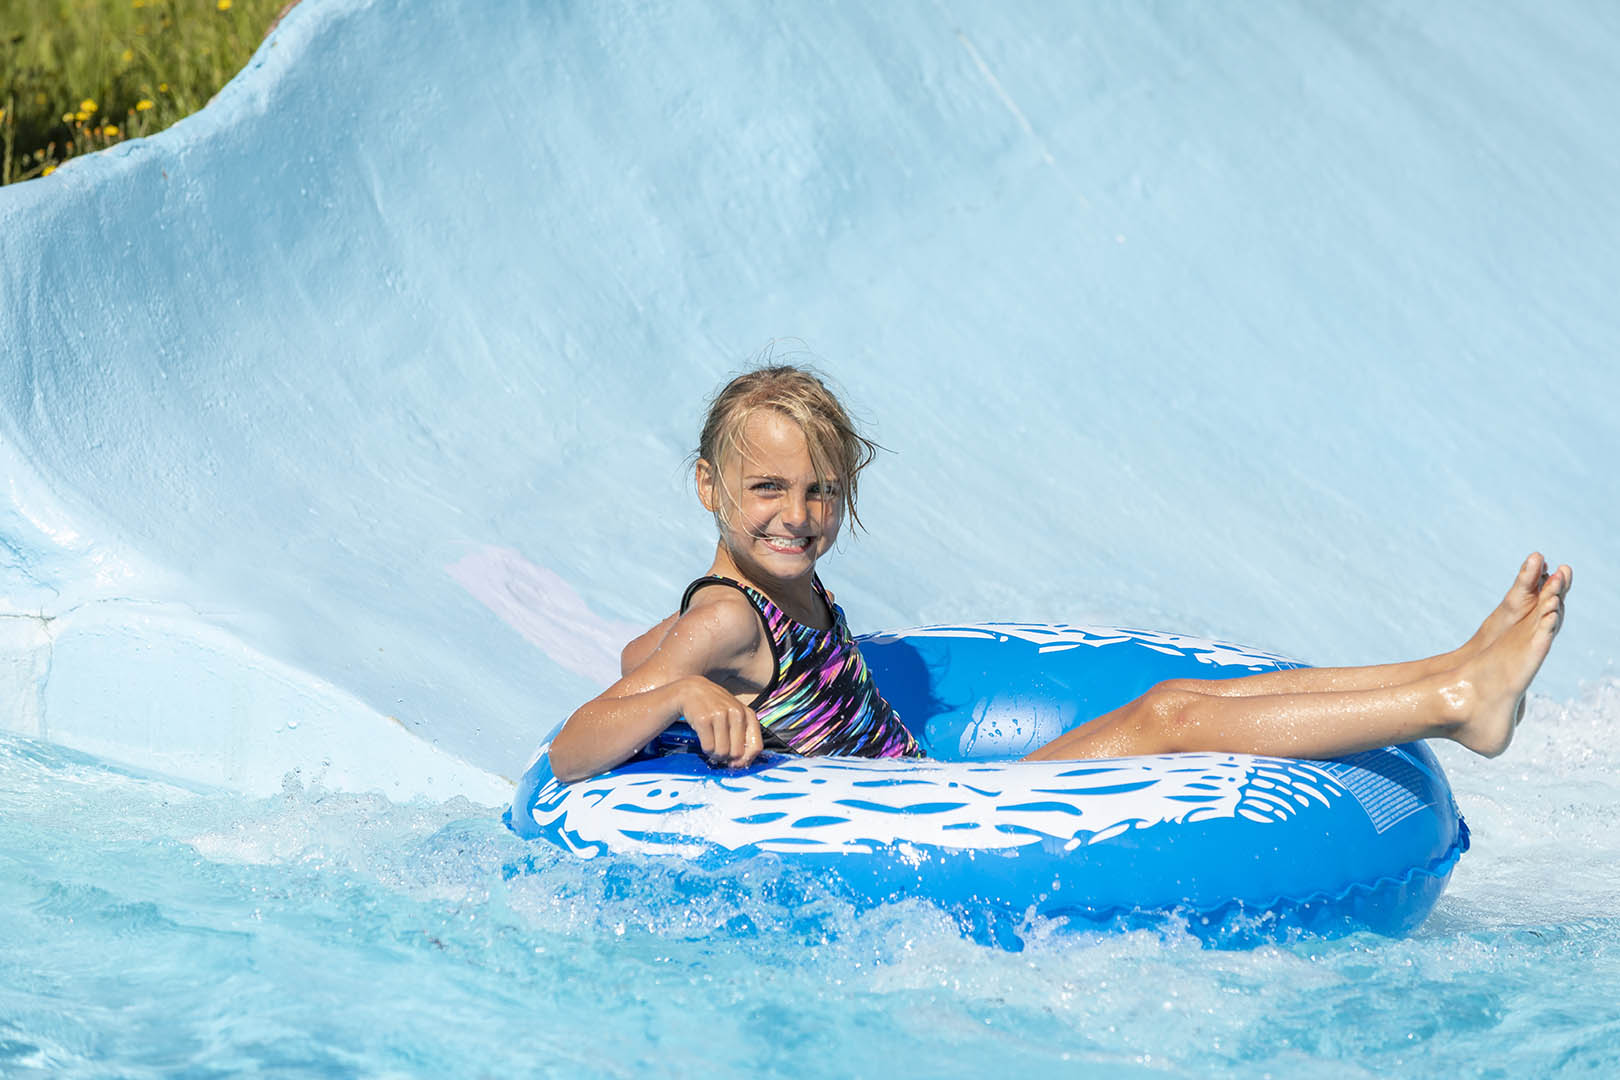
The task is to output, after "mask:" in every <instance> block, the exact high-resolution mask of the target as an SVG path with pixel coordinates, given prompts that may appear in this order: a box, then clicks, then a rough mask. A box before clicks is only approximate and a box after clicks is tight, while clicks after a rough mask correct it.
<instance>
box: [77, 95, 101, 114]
mask: <svg viewBox="0 0 1620 1080" xmlns="http://www.w3.org/2000/svg"><path fill="white" fill-rule="evenodd" d="M99 108H101V106H100V105H97V104H96V99H95V98H85V99H84V100H83V101H81V102H79V111H80V112H83V113H93V112H95V111H96V110H97V109H99Z"/></svg>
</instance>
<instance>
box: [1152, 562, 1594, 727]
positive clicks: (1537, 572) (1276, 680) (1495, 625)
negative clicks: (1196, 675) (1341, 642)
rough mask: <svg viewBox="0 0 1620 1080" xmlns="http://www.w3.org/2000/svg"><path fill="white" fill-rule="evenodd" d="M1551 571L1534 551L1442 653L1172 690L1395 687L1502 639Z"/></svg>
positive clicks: (1174, 684)
mask: <svg viewBox="0 0 1620 1080" xmlns="http://www.w3.org/2000/svg"><path fill="white" fill-rule="evenodd" d="M1556 572H1557V573H1559V574H1562V575H1564V577H1565V585H1564V591H1565V592H1566V593H1567V592H1568V591H1569V584H1570V579H1571V578H1572V577H1573V571H1571V570H1570V568H1569V567H1567V566H1560V567H1559V568H1558V570H1557V571H1556ZM1549 576H1550V575H1549V574H1548V572H1547V562H1546V560H1545V559H1543V558H1542V557H1541V554H1540V552H1532V553H1531V554H1530V556H1529V558H1527V559H1525V560H1524V565H1522V566H1520V567H1519V573H1518V576H1517V577H1515V578H1514V579H1513V584H1512V585H1511V586H1509V588H1508V591H1507V595H1506V596H1504V597H1503V598H1502V602H1501V603H1500V604H1498V605H1496V610H1494V611H1492V612H1491V613H1490V614H1489V615H1487V616H1486V617H1485V621H1484V622H1483V623H1481V624H1480V627H1479V629H1478V630H1476V631H1474V636H1473V637H1471V638H1469V639H1468V641H1467V642H1465V643H1464V644H1463V645H1462V646H1460V647H1458V648H1456V649H1453V650H1452V651H1451V652H1448V653H1440V654H1439V655H1437V656H1431V657H1428V658H1427V659H1423V660H1410V661H1406V662H1404V663H1399V664H1373V665H1369V666H1366V667H1339V668H1293V669H1289V670H1287V671H1264V672H1261V673H1260V674H1258V675H1245V676H1242V677H1241V678H1236V679H1173V680H1171V683H1170V686H1171V688H1173V689H1178V690H1187V691H1191V692H1193V693H1197V694H1210V695H1213V696H1216V697H1256V696H1259V695H1265V694H1307V693H1319V692H1321V691H1324V690H1377V689H1383V688H1387V687H1392V686H1405V685H1406V684H1407V683H1412V682H1416V681H1418V680H1419V679H1425V678H1428V677H1430V676H1434V675H1443V674H1445V673H1446V672H1448V671H1451V670H1452V669H1454V668H1456V667H1457V666H1458V665H1459V664H1461V663H1462V662H1463V661H1465V660H1467V659H1468V658H1469V657H1472V656H1475V655H1478V654H1479V653H1481V652H1483V651H1484V650H1485V649H1487V648H1489V647H1490V646H1491V644H1492V643H1494V642H1495V641H1496V640H1497V639H1498V638H1500V637H1501V636H1502V635H1503V634H1504V633H1506V632H1507V630H1508V629H1509V628H1510V627H1511V626H1513V624H1515V623H1517V622H1518V621H1519V620H1520V619H1522V618H1524V617H1525V616H1526V615H1528V614H1529V613H1530V611H1531V609H1533V608H1534V607H1535V606H1536V598H1537V596H1538V595H1539V593H1540V591H1541V589H1542V587H1543V586H1544V585H1545V584H1546V583H1547V579H1548V577H1549Z"/></svg>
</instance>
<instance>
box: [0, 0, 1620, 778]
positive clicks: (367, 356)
mask: <svg viewBox="0 0 1620 1080" xmlns="http://www.w3.org/2000/svg"><path fill="white" fill-rule="evenodd" d="M1617 55H1620V20H1617V19H1616V18H1615V15H1614V13H1613V11H1612V10H1611V9H1610V8H1609V7H1607V6H1605V5H1602V4H1598V3H1589V4H1558V5H1547V4H1539V3H1528V2H1526V3H1504V4H1497V5H1491V6H1490V7H1489V8H1488V9H1480V8H1479V7H1478V6H1477V5H1468V4H1461V3H1456V4H1439V5H1416V6H1414V5H1404V4H1373V5H1356V6H1351V7H1342V8H1341V7H1333V6H1327V7H1323V6H1321V5H1299V6H1288V5H1265V6H1242V5H1214V6H1211V5H1171V6H1153V7H1148V6H1144V5H1140V4H1135V3H1117V4H1085V5H1078V4H1076V5H1048V6H1044V7H1038V6H1035V5H1019V6H1015V7H1012V8H1007V7H1005V6H1003V5H992V4H984V5H974V4H966V3H960V2H937V3H915V4H898V3H897V4H882V5H875V6H874V5H870V4H859V3H849V4H843V3H825V4H814V5H811V4H795V5H772V6H760V5H751V4H736V5H720V4H696V3H693V4H682V3H676V4H657V5H652V4H647V5H640V4H638V5H606V4H583V3H580V4H576V3H558V2H548V3H539V2H532V3H513V4H501V5H494V4H456V3H450V2H448V0H412V2H409V3H407V2H404V0H398V2H389V0H376V2H372V3H365V2H358V0H304V2H303V3H302V4H300V5H299V6H298V7H297V8H295V9H294V10H293V11H292V12H291V13H290V14H289V16H288V17H287V18H286V19H285V21H284V22H283V23H282V24H281V26H280V27H279V28H278V29H277V30H276V31H275V32H274V33H273V34H272V35H271V36H270V38H269V39H268V40H267V41H266V43H265V44H264V46H263V47H262V48H261V49H260V50H259V52H258V54H257V56H256V57H255V59H254V60H253V62H252V63H251V64H250V65H249V68H248V69H247V70H246V71H245V72H244V73H243V74H242V75H240V76H239V77H238V78H237V79H236V80H235V81H234V82H233V83H231V85H229V86H228V87H227V88H226V89H225V90H224V91H223V92H222V93H221V94H220V96H219V97H218V98H217V99H216V100H215V101H214V102H213V103H212V104H211V105H210V106H209V107H208V108H207V109H205V110H203V112H201V113H200V114H198V115H197V116H195V117H192V118H190V119H188V120H186V121H184V122H182V123H181V124H179V125H177V126H176V127H175V128H173V129H171V130H169V131H167V132H165V133H163V134H161V135H159V136H157V137H154V138H151V139H146V140H141V141H137V142H131V143H127V144H124V145H122V146H120V147H117V148H115V149H114V150H112V151H109V152H106V153H102V154H98V155H94V156H92V157H88V158H84V159H80V160H77V161H74V162H72V163H70V164H69V165H68V166H66V167H64V168H63V169H62V170H61V171H59V172H58V173H57V174H55V175H53V176H51V177H49V178H46V179H44V180H40V181H34V182H30V183H27V184H22V185H17V186H15V187H10V188H6V189H3V190H0V469H3V475H4V478H5V480H6V488H5V494H4V497H3V498H0V614H3V615H4V617H3V618H0V710H3V713H0V723H4V724H6V725H7V726H9V727H10V728H12V729H13V730H17V731H21V732H24V733H27V734H32V735H36V736H42V737H46V738H51V739H55V740H57V741H60V742H64V743H66V744H68V745H72V746H77V747H80V748H83V749H87V750H90V751H93V752H96V753H100V754H103V755H105V756H107V757H110V758H113V759H115V760H119V761H123V762H127V763H129V764H131V765H133V766H136V767H141V768H149V769H153V770H157V771H160V772H164V773H167V774H170V775H175V776H181V777H187V778H190V779H192V780H194V781H197V782H201V783H217V784H228V785H232V786H236V787H240V788H244V789H248V790H261V789H264V788H273V787H275V786H276V785H278V784H280V783H282V782H283V777H284V775H285V774H287V773H288V772H289V771H292V770H298V775H301V776H303V777H306V778H308V779H311V780H317V779H318V780H319V781H320V782H322V783H325V784H328V785H330V786H340V787H354V788H373V787H374V788H379V789H381V790H384V791H387V792H389V793H390V794H393V795H395V796H407V795H412V794H416V793H438V794H444V793H448V792H464V793H466V794H469V795H472V796H473V797H476V798H482V799H486V800H488V801H497V800H498V799H499V798H500V797H501V793H502V786H503V783H502V781H501V780H500V779H499V775H498V774H504V775H507V776H511V775H515V774H516V772H517V771H518V770H519V769H521V767H522V765H523V763H524V760H525V758H526V755H527V753H528V752H529V749H530V747H531V746H532V744H533V743H534V741H535V740H536V738H537V736H538V735H540V734H541V733H542V732H543V731H545V730H546V729H547V728H549V727H550V726H551V725H553V724H554V723H555V722H556V721H557V720H559V719H560V718H561V717H562V716H563V715H565V714H566V712H567V711H568V710H569V709H570V708H571V707H572V706H573V705H574V704H575V703H577V702H578V701H579V700H581V699H583V698H584V697H586V696H588V695H589V694H590V693H591V692H592V691H593V689H594V688H595V687H597V686H599V685H601V684H602V683H603V682H604V681H605V680H607V679H608V678H610V677H611V674H612V672H613V669H614V665H615V655H616V648H617V646H618V644H619V643H621V642H622V641H623V640H624V639H625V638H626V637H628V636H629V634H630V633H631V632H632V628H634V627H636V626H638V625H645V624H646V623H647V622H649V621H651V620H653V619H655V618H657V617H659V616H661V615H662V614H664V613H666V612H667V611H668V610H669V609H670V608H671V606H672V604H673V603H674V600H675V598H676V597H677V596H678V593H679V589H680V587H681V585H682V584H683V583H684V582H685V581H686V580H687V579H688V578H689V577H690V576H691V575H692V574H694V573H695V572H696V571H697V570H698V569H700V568H701V567H702V566H703V565H705V560H706V559H707V548H708V546H709V544H710V543H712V539H711V538H712V532H711V527H710V526H709V524H708V523H707V522H706V521H705V520H704V519H703V516H702V514H701V512H700V511H699V510H698V509H697V507H696V504H695V500H694V499H693V498H692V497H691V495H690V494H689V492H688V490H687V489H686V487H685V468H684V465H683V464H682V457H683V455H684V454H685V453H686V451H687V450H688V448H689V446H690V444H691V442H692V440H693V439H694V438H695V431H696V426H697V422H698V416H699V412H700V409H701V403H702V398H703V397H704V395H705V394H706V393H707V392H708V391H709V390H711V389H712V388H713V386H714V385H716V384H717V383H718V382H719V381H720V380H721V379H722V378H723V377H724V376H725V374H726V373H727V372H728V371H730V370H733V369H735V368H736V367H738V366H739V365H740V364H742V363H743V362H744V361H745V360H746V358H747V357H748V356H749V354H751V353H753V352H754V351H756V350H757V349H759V348H760V347H761V346H762V345H763V344H764V343H765V342H767V341H769V340H771V339H773V338H779V337H784V336H791V337H796V338H800V339H803V340H804V342H806V343H807V344H808V346H809V347H810V348H812V349H813V350H814V351H815V353H816V354H817V355H818V356H819V357H820V360H821V363H822V365H823V367H824V368H825V369H826V370H828V371H829V372H830V373H831V374H833V375H834V376H835V377H836V378H837V379H838V380H839V381H840V382H841V383H842V384H843V385H844V387H845V388H846V389H847V391H848V392H849V395H850V397H851V398H852V400H853V401H854V402H855V403H856V406H857V408H858V409H859V411H861V412H863V413H864V414H866V415H867V416H868V417H869V418H870V419H872V420H873V421H874V427H875V433H876V434H877V436H878V438H879V439H880V441H882V442H883V443H884V444H885V445H886V446H888V447H889V448H891V449H892V450H893V451H895V452H894V453H893V454H890V455H887V456H886V457H885V458H884V459H883V460H882V461H881V463H880V464H879V466H878V467H877V468H876V469H875V470H874V471H873V472H872V473H871V474H870V482H869V484H867V485H864V486H863V491H864V492H865V493H866V504H865V507H864V509H863V517H865V518H866V520H867V522H868V525H869V526H870V528H871V533H870V534H869V535H866V536H862V537H860V538H859V539H856V540H853V541H851V542H848V543H846V544H845V549H846V550H845V554H844V555H843V556H842V557H841V558H839V559H837V560H835V561H834V563H833V564H831V565H829V566H828V568H827V576H828V578H829V580H830V582H831V583H832V584H833V586H834V587H835V588H836V589H837V590H838V592H839V597H840V600H841V602H843V603H844V604H845V606H846V607H847V608H849V610H850V611H851V614H852V616H853V617H854V618H855V620H856V622H857V623H858V624H859V625H861V626H864V627H872V628H876V627H880V626H893V625H903V624H914V623H919V622H928V621H942V620H954V619H973V620H981V619H985V618H997V617H1001V618H1012V619H1028V620H1068V621H1078V620H1085V619H1095V620H1098V621H1105V622H1112V623H1136V624H1143V625H1151V626H1165V627H1173V628H1176V629H1182V630H1187V631H1191V632H1202V633H1213V634H1219V635H1225V636H1229V637H1232V638H1235V639H1239V640H1244V641H1248V642H1252V643H1254V644H1257V645H1260V646H1263V647H1268V648H1272V649H1277V650H1281V651H1285V652H1289V653H1293V654H1295V655H1301V656H1304V657H1306V658H1309V659H1313V660H1317V661H1331V662H1366V661H1374V660H1379V659H1386V658H1390V657H1393V656H1399V655H1404V654H1411V653H1416V652H1419V651H1422V650H1429V649H1436V648H1440V647H1443V646H1446V645H1449V644H1452V643H1454V641H1455V640H1457V639H1459V637H1460V636H1461V635H1463V634H1465V633H1466V632H1467V631H1468V630H1470V629H1471V627H1472V624H1473V622H1474V621H1476V620H1477V619H1478V618H1479V616H1480V615H1482V614H1483V612H1484V610H1485V609H1486V608H1487V607H1488V605H1489V604H1490V603H1492V602H1493V601H1494V599H1495V597H1496V595H1497V594H1498V593H1499V592H1500V589H1501V588H1502V587H1503V586H1504V585H1505V583H1506V580H1507V577H1508V575H1509V573H1510V572H1511V570H1512V568H1513V566H1514V564H1515V560H1516V559H1517V558H1518V557H1519V556H1520V555H1522V554H1523V553H1524V552H1525V551H1526V550H1529V549H1530V548H1531V547H1533V546H1544V547H1545V548H1546V549H1547V550H1548V551H1549V553H1550V554H1552V555H1554V556H1555V557H1557V558H1559V559H1562V560H1568V561H1571V562H1573V563H1576V564H1577V566H1578V567H1579V568H1581V570H1582V571H1583V575H1582V577H1581V580H1580V581H1579V582H1578V585H1577V592H1576V596H1575V598H1574V601H1573V602H1572V606H1571V619H1570V623H1569V626H1568V628H1567V630H1566V634H1565V638H1564V640H1563V641H1562V642H1561V644H1560V646H1559V651H1558V653H1557V654H1556V655H1555V656H1554V658H1553V659H1552V660H1551V661H1550V662H1549V665H1548V668H1547V670H1546V672H1545V673H1544V676H1543V679H1544V682H1543V684H1541V685H1542V686H1543V687H1544V688H1545V689H1546V690H1548V691H1550V692H1553V693H1557V694H1565V695H1567V694H1568V693H1570V692H1572V691H1573V690H1574V688H1575V687H1576V686H1577V684H1578V683H1579V682H1580V681H1582V680H1585V679H1589V678H1593V677H1596V676H1600V675H1603V674H1604V673H1605V672H1608V671H1612V669H1613V664H1614V661H1615V660H1616V657H1617V652H1620V650H1617V649H1616V642H1617V641H1620V634H1617V630H1620V604H1617V602H1616V601H1617V599H1620V596H1617V583H1616V579H1615V577H1614V572H1613V560H1612V552H1613V539H1612V538H1613V536H1614V535H1615V533H1616V528H1615V526H1616V518H1617V516H1620V514H1617V509H1616V508H1617V506H1620V498H1617V495H1620V492H1617V490H1616V487H1617V485H1616V482H1615V479H1614V463H1615V462H1616V461H1620V436H1617V434H1616V426H1615V424H1614V422H1613V414H1614V404H1613V402H1614V400H1615V397H1616V394H1615V391H1616V389H1617V388H1620V374H1617V370H1616V344H1617V342H1620V333H1617V325H1616V317H1615V315H1614V305H1613V304H1612V296H1610V295H1609V294H1610V293H1611V292H1612V282H1613V280H1614V278H1615V276H1616V274H1615V271H1616V269H1617V266H1616V262H1617V257H1616V255H1615V253H1616V252H1617V251H1620V236H1617V235H1616V233H1617V231H1620V224H1617V223H1620V144H1617V143H1616V141H1615V140H1614V139H1613V137H1612V133H1611V131H1610V128H1611V127H1612V123H1611V121H1612V116H1613V107H1614V103H1615V102H1616V100H1620V65H1616V64H1615V63H1613V60H1614V58H1615V57H1616V56H1617Z"/></svg>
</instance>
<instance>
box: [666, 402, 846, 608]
mask: <svg viewBox="0 0 1620 1080" xmlns="http://www.w3.org/2000/svg"><path fill="white" fill-rule="evenodd" d="M741 435H742V437H741V438H740V439H738V440H737V443H736V449H735V450H734V451H732V452H730V453H728V454H725V455H724V456H723V460H721V461H720V462H719V466H718V468H716V467H715V465H714V464H712V463H711V462H709V461H706V460H703V459H699V461H698V463H697V488H698V497H699V498H701V499H702V500H703V505H704V506H705V507H706V508H707V509H708V510H709V511H710V512H711V513H713V514H714V515H715V517H716V520H717V521H718V522H719V525H720V544H721V548H722V549H723V552H724V553H726V554H728V555H729V556H730V558H731V561H732V562H733V563H734V564H735V566H736V569H737V570H738V571H739V572H740V573H741V574H742V576H743V577H745V578H747V579H750V580H753V581H754V582H755V583H756V584H759V585H772V584H787V583H789V582H797V581H802V582H804V583H808V582H809V579H810V575H811V573H812V572H813V571H814V570H815V568H816V560H817V559H819V558H821V556H822V555H824V554H826V553H827V551H828V550H829V549H830V548H831V547H832V545H833V541H834V540H836V539H837V538H838V527H839V526H840V525H841V524H842V523H843V499H842V498H841V493H840V490H839V481H838V480H837V479H836V478H834V477H822V478H820V479H818V478H817V476H816V469H815V465H814V464H813V463H812V461H811V458H810V447H809V444H808V443H807V442H806V440H805V437H804V432H803V431H802V430H800V428H799V425H798V424H796V423H794V422H793V421H792V420H790V419H789V418H788V417H786V416H784V415H782V414H781V413H780V412H777V411H776V410H774V409H759V410H756V411H755V412H753V413H752V414H750V415H749V417H748V419H747V421H746V422H745V423H744V425H743V428H742V431H741Z"/></svg>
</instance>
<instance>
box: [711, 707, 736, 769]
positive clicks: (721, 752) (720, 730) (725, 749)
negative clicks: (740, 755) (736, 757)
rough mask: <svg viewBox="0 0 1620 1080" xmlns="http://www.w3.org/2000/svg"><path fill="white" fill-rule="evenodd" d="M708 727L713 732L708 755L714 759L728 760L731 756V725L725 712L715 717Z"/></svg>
mask: <svg viewBox="0 0 1620 1080" xmlns="http://www.w3.org/2000/svg"><path fill="white" fill-rule="evenodd" d="M709 727H710V729H711V730H712V731H713V732H714V748H713V749H712V750H710V751H709V757H710V758H712V759H713V760H715V761H726V760H728V759H729V758H730V757H731V745H732V743H731V725H730V724H729V723H728V722H727V717H726V716H725V714H723V713H722V714H721V715H720V716H717V717H715V718H714V721H713V723H711V724H710V725H709Z"/></svg>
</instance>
